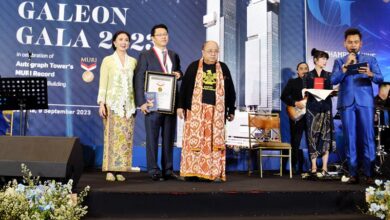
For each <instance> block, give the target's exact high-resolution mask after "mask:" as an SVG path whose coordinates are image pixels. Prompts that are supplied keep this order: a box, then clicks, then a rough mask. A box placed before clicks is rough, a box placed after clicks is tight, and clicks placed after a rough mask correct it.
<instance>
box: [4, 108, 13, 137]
mask: <svg viewBox="0 0 390 220" xmlns="http://www.w3.org/2000/svg"><path fill="white" fill-rule="evenodd" d="M3 117H4V119H5V121H6V122H7V123H9V127H8V129H7V131H6V133H5V135H6V136H12V129H13V127H14V111H12V110H5V111H3Z"/></svg>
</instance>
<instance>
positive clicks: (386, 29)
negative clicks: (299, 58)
mask: <svg viewBox="0 0 390 220" xmlns="http://www.w3.org/2000/svg"><path fill="white" fill-rule="evenodd" d="M389 2H390V1H389V0H371V1H365V0H323V1H318V0H306V22H307V23H306V24H307V27H306V36H307V37H306V56H307V61H308V62H309V64H310V65H311V67H313V66H314V65H313V62H312V57H311V55H310V51H311V49H312V48H317V49H319V50H325V51H327V52H328V53H329V55H330V59H329V61H328V66H327V68H326V69H327V70H328V71H332V68H333V61H334V60H335V59H337V58H339V57H343V56H345V55H346V50H345V48H344V45H343V42H344V31H345V30H346V29H347V28H349V27H355V28H358V29H360V31H361V32H362V34H363V47H362V50H361V51H362V52H363V53H367V54H369V55H372V56H375V57H376V59H377V61H378V63H379V66H380V68H381V71H382V74H383V76H384V81H385V82H390V22H389V12H390V3H389Z"/></svg>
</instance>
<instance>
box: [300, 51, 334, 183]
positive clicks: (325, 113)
mask: <svg viewBox="0 0 390 220" xmlns="http://www.w3.org/2000/svg"><path fill="white" fill-rule="evenodd" d="M311 55H312V56H313V61H314V64H315V67H314V69H313V70H312V71H310V72H309V73H308V74H306V76H305V77H304V85H305V87H306V88H307V89H313V88H314V89H327V90H331V89H333V87H332V85H331V83H330V76H331V73H330V72H327V71H325V70H324V68H325V66H326V63H327V61H328V59H329V55H328V54H327V53H326V52H324V51H320V50H317V49H315V48H314V49H313V50H312V51H311ZM307 95H308V101H307V111H306V126H307V136H308V137H307V139H308V147H309V154H310V159H311V163H312V164H311V173H312V174H316V175H317V177H323V176H325V175H327V171H328V158H329V151H331V150H332V151H333V150H334V149H335V146H336V144H335V142H334V140H333V118H332V100H331V97H330V96H328V97H327V98H326V99H325V100H317V99H316V98H315V97H314V96H313V95H312V94H311V93H308V94H307ZM318 156H322V172H318V170H317V157H318Z"/></svg>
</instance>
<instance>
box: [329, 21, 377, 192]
mask: <svg viewBox="0 0 390 220" xmlns="http://www.w3.org/2000/svg"><path fill="white" fill-rule="evenodd" d="M344 47H345V48H346V49H347V51H348V53H349V54H348V55H346V56H344V57H342V58H339V59H337V60H336V61H335V62H334V66H333V74H332V77H331V82H332V84H333V85H336V84H340V86H339V92H338V101H337V109H338V110H339V112H340V116H341V121H342V124H343V136H344V139H345V140H346V156H347V160H348V166H349V174H350V177H349V180H348V183H351V184H356V183H358V182H359V179H358V171H357V170H358V164H359V163H358V158H364V159H363V163H361V164H362V165H363V170H364V175H365V176H366V177H367V179H366V182H367V183H368V184H372V183H373V179H372V178H371V176H372V168H373V165H374V161H375V141H374V95H373V88H372V82H374V83H376V84H378V83H381V82H382V81H383V76H382V74H381V71H380V69H379V66H378V63H377V61H376V59H375V58H374V57H372V56H367V55H364V54H362V53H361V52H360V49H361V47H362V34H361V33H360V31H359V30H358V29H355V28H350V29H348V30H346V31H345V33H344ZM357 63H367V65H365V66H363V67H360V68H359V69H358V71H353V70H351V69H350V68H348V66H349V65H352V64H357ZM361 153H362V154H363V155H361V156H360V155H358V154H361Z"/></svg>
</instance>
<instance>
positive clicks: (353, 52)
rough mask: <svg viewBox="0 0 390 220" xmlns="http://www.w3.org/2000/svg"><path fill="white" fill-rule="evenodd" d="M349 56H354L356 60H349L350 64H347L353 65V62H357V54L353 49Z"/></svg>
mask: <svg viewBox="0 0 390 220" xmlns="http://www.w3.org/2000/svg"><path fill="white" fill-rule="evenodd" d="M350 54H354V55H355V58H356V59H354V60H351V62H350V63H349V64H355V60H356V62H357V53H356V51H355V49H352V51H351V53H350Z"/></svg>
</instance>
